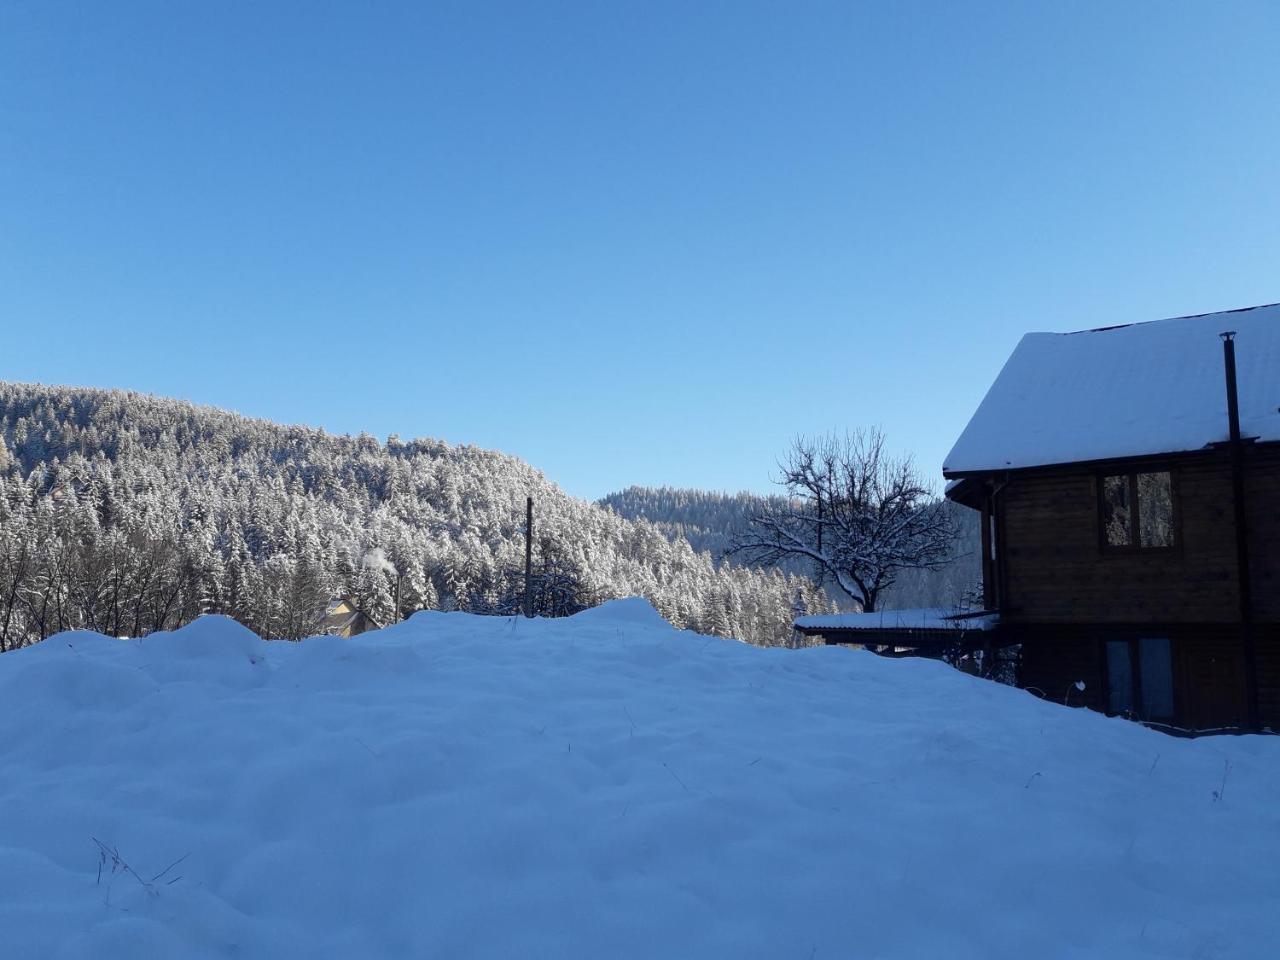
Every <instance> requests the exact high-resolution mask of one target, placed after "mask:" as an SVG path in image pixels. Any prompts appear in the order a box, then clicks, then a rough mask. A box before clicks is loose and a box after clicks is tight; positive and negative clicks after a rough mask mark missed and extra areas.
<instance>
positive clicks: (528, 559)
mask: <svg viewBox="0 0 1280 960" xmlns="http://www.w3.org/2000/svg"><path fill="white" fill-rule="evenodd" d="M524 509H525V519H524V615H525V616H526V617H532V616H533V497H525V501H524Z"/></svg>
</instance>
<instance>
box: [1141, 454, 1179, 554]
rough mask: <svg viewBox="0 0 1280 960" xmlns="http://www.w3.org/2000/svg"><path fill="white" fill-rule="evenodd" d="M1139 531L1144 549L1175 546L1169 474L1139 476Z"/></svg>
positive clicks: (1171, 490) (1143, 474) (1171, 486)
mask: <svg viewBox="0 0 1280 960" xmlns="http://www.w3.org/2000/svg"><path fill="white" fill-rule="evenodd" d="M1138 530H1139V532H1140V533H1141V535H1142V546H1144V547H1172V546H1173V483H1172V481H1171V480H1170V478H1169V474H1168V473H1167V472H1166V473H1140V474H1138Z"/></svg>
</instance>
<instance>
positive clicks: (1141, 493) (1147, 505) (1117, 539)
mask: <svg viewBox="0 0 1280 960" xmlns="http://www.w3.org/2000/svg"><path fill="white" fill-rule="evenodd" d="M1101 493H1102V496H1101V501H1102V543H1103V545H1104V546H1107V547H1119V548H1124V547H1138V548H1142V549H1149V548H1153V547H1172V546H1173V478H1172V477H1171V476H1170V474H1169V471H1168V470H1158V471H1152V472H1149V473H1117V474H1111V475H1109V476H1105V477H1103V478H1102V491H1101Z"/></svg>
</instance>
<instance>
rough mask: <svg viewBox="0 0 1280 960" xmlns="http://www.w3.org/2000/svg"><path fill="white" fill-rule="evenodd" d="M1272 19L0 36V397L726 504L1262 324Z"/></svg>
mask: <svg viewBox="0 0 1280 960" xmlns="http://www.w3.org/2000/svg"><path fill="white" fill-rule="evenodd" d="M1278 48H1280V5H1276V4H1274V3H1252V4H1251V3H1214V4H1207V3H1166V2H1160V3H1155V2H1152V3H1142V2H1134V3H1123V4H1117V3H1093V4H1091V3H1070V4H1048V3H1046V4H1042V5H1037V4H1031V3H1011V4H952V3H939V4H927V3H904V4H877V5H871V4H855V3H834V4H807V3H770V4H761V3H746V2H735V3H699V4H690V3H669V4H668V3H581V4H570V3H535V4H526V3H511V4H483V3H479V2H464V3H448V4H440V3H405V4H391V3H369V4H356V3H351V4H322V3H299V4H268V3H225V4H223V3H219V4H203V5H195V4H170V3H152V4H141V3H119V4H110V5H106V4H86V3H80V4H74V5H71V4H59V3H45V2H38V3H16V4H15V3H13V2H8V3H3V4H0V329H2V330H3V331H4V337H3V339H2V340H0V378H4V379H13V380H38V381H43V382H48V383H70V384H80V385H94V386H116V387H125V388H130V389H136V390H143V391H149V392H154V393H159V394H165V395H171V396H179V397H183V398H187V399H190V400H194V401H197V402H201V403H210V404H215V405H217V406H221V407H228V408H231V409H235V410H239V411H241V412H244V413H247V414H252V415H256V416H262V417H268V418H271V419H275V420H280V421H285V422H301V423H309V424H314V425H318V426H323V427H325V428H326V429H329V430H333V431H344V432H359V431H361V430H366V431H368V432H370V433H372V434H374V435H375V436H379V437H385V436H386V435H388V434H390V433H398V434H400V435H401V436H402V437H410V436H432V437H440V438H443V439H445V440H448V441H451V442H458V443H473V444H478V445H481V446H485V447H492V448H497V449H501V450H504V451H507V452H510V453H513V454H516V455H519V456H521V457H523V458H525V459H527V460H529V461H530V462H532V463H533V464H535V465H536V466H538V467H540V468H541V469H543V470H544V471H545V472H546V473H547V474H548V476H550V477H551V478H552V479H554V480H556V481H558V482H560V483H561V484H562V485H563V486H564V487H565V488H566V489H568V490H569V491H570V492H573V493H576V494H580V495H584V496H599V495H602V494H604V493H606V492H608V491H609V490H612V489H617V488H620V487H622V486H625V485H627V484H630V483H648V484H664V483H665V484H672V485H681V486H699V487H709V488H721V489H739V488H747V489H767V488H768V487H769V482H770V478H771V475H772V473H773V469H774V463H775V460H776V459H777V457H778V455H779V454H780V453H781V452H782V451H783V449H784V448H785V447H786V445H787V443H788V441H789V439H790V438H791V437H792V436H793V435H795V434H797V433H815V432H823V431H827V430H831V429H840V430H843V429H846V428H854V427H858V426H869V425H879V426H881V427H883V428H884V429H885V431H886V432H887V433H888V435H889V439H890V444H891V445H892V446H894V447H896V448H898V449H901V450H910V451H913V452H914V454H915V456H916V459H917V461H918V462H919V465H920V466H921V468H922V469H923V470H925V471H927V472H928V473H929V474H931V475H933V476H937V474H938V471H939V470H940V467H941V462H942V458H943V456H944V454H945V453H946V451H947V450H948V449H949V447H950V444H951V442H952V441H953V440H954V439H955V437H956V436H957V435H958V433H959V431H960V430H961V429H962V428H963V426H964V424H965V422H966V421H967V419H968V417H969V415H970V413H971V412H972V410H973V408H974V407H975V405H976V404H977V402H978V400H979V399H980V398H981V396H982V394H983V392H984V391H985V389H986V387H987V386H988V384H989V383H990V381H991V379H992V378H993V377H994V375H995V374H996V372H997V371H998V369H999V367H1000V365H1001V363H1002V362H1003V360H1004V358H1005V357H1006V355H1007V354H1008V352H1009V350H1010V349H1011V348H1012V347H1013V345H1014V344H1015V343H1016V341H1017V338H1018V336H1019V335H1020V334H1021V333H1022V332H1024V331H1026V330H1068V329H1076V328H1080V327H1088V326H1101V325H1106V324H1112V323H1123V322H1128V321H1133V320H1146V319H1155V318H1158V317H1163V316H1171V315H1177V314H1186V313H1198V312H1205V311H1210V310H1216V309H1227V308H1232V307H1239V306H1245V305H1250V304H1255V303H1263V302H1270V301H1276V300H1280V175H1278V171H1280V159H1277V158H1280V57H1277V56H1276V55H1275V51H1276V50H1277V49H1278Z"/></svg>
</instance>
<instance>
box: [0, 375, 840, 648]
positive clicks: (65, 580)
mask: <svg viewBox="0 0 1280 960" xmlns="http://www.w3.org/2000/svg"><path fill="white" fill-rule="evenodd" d="M527 495H529V496H533V497H534V498H535V501H536V502H537V511H538V518H537V524H536V527H535V530H536V532H537V534H536V537H535V544H534V566H535V576H534V578H533V600H534V606H535V612H536V613H539V614H542V615H563V614H566V613H572V612H574V611H575V610H578V609H582V608H583V607H586V606H590V605H593V604H595V603H599V602H601V601H603V600H607V599H610V598H613V597H620V596H634V595H638V596H644V597H646V598H648V599H649V600H650V601H651V602H653V604H654V605H655V606H656V607H657V609H658V610H659V612H661V613H662V615H663V616H664V617H666V618H667V619H668V620H670V621H671V622H672V623H674V624H675V625H676V626H678V627H687V628H690V629H694V630H698V631H700V632H705V633H714V634H719V635H722V636H735V637H739V638H741V639H744V640H747V641H749V642H752V643H757V644H762V645H776V644H785V643H788V642H790V641H791V639H792V633H791V620H792V618H793V615H794V612H795V610H796V609H797V606H800V607H803V608H804V609H807V610H809V611H810V612H815V611H823V610H827V609H830V603H829V601H827V600H826V598H825V596H824V595H823V594H822V593H821V592H820V591H819V590H817V589H816V588H815V586H814V584H813V583H812V582H811V581H810V580H809V579H807V578H805V577H801V576H796V575H794V574H787V573H783V572H779V571H774V570H762V569H755V568H744V567H733V566H730V565H729V564H725V563H721V562H718V561H717V560H716V559H715V558H713V557H712V556H711V554H710V553H708V552H699V551H697V550H695V549H694V548H693V547H692V546H691V545H690V544H689V543H688V541H687V540H683V539H680V538H675V539H669V538H668V537H667V536H664V534H663V533H662V531H661V530H659V529H658V528H657V527H655V526H654V525H653V524H651V523H648V522H647V521H644V520H636V521H633V520H628V519H625V518H623V517H621V516H618V515H617V514H616V513H614V512H613V511H612V510H609V509H607V508H603V507H601V506H598V505H596V504H591V503H587V502H585V501H582V500H578V499H576V498H573V497H569V496H568V495H566V494H565V493H564V492H563V491H561V490H560V489H559V488H558V487H556V486H555V485H554V484H552V483H550V482H548V481H547V480H546V478H545V477H543V476H542V474H541V473H539V472H538V471H536V470H535V469H533V468H532V467H530V466H529V465H528V464H525V463H523V462H522V461H520V460H518V459H516V458H514V457H509V456H505V455H503V454H500V453H495V452H492V451H486V450H480V449H477V448H475V447H470V446H454V445H449V444H446V443H443V442H440V441H436V440H412V441H402V440H400V439H399V438H397V437H391V438H388V439H387V440H386V441H385V442H380V441H378V440H376V439H375V438H373V437H371V436H368V435H360V436H343V435H332V434H328V433H326V432H324V431H322V430H315V429H311V428H306V427H294V426H281V425H278V424H274V423H270V422H268V421H264V420H255V419H249V418H246V417H242V416H239V415H236V414H233V413H229V412H226V411H222V410H216V409H212V408H207V407H197V406H194V405H192V404H188V403H184V402H181V401H176V400H167V399H162V398H156V397H150V396H145V395H141V394H136V393H129V392H125V391H109V390H90V389H75V388H64V387H46V386H40V385H32V384H11V383H0V650H8V649H13V648H15V647H19V646H22V645H25V644H28V643H32V642H35V641H37V640H40V639H43V638H44V637H47V636H49V635H51V634H53V633H57V632H60V631H62V630H70V629H89V630H95V631H99V632H102V633H106V634H109V635H113V636H143V635H145V634H147V633H150V632H153V631H156V630H167V629H173V628H175V627H177V626H180V625H181V624H183V623H186V622H188V621H190V620H191V619H193V618H194V617H196V616H199V615H200V614H202V613H225V614H228V615H230V616H232V617H235V618H236V619H237V620H239V621H241V622H242V623H244V624H245V625H247V626H249V627H250V628H251V629H253V630H254V631H255V632H257V633H259V634H260V635H262V636H266V637H276V638H298V637H303V636H307V635H309V634H310V633H313V632H315V630H316V625H317V623H318V621H319V619H320V617H321V616H322V614H323V612H324V609H325V607H326V605H327V603H328V602H329V600H330V599H332V598H334V597H337V596H346V597H350V598H351V599H352V600H353V601H354V602H355V603H356V604H357V605H358V606H359V607H360V608H361V609H362V610H364V611H365V612H366V613H367V614H368V615H369V616H370V617H372V618H373V619H374V620H375V621H376V622H378V623H383V624H385V623H388V622H391V621H393V620H395V619H397V618H399V617H400V616H402V615H404V614H407V613H410V612H412V611H414V610H421V609H437V610H463V611H469V612H478V613H493V614H510V613H515V612H516V611H517V610H518V609H519V605H520V601H521V599H522V591H523V562H524V557H523V552H524V544H523V521H524V502H525V497H526V496H527ZM397 599H398V606H397Z"/></svg>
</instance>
